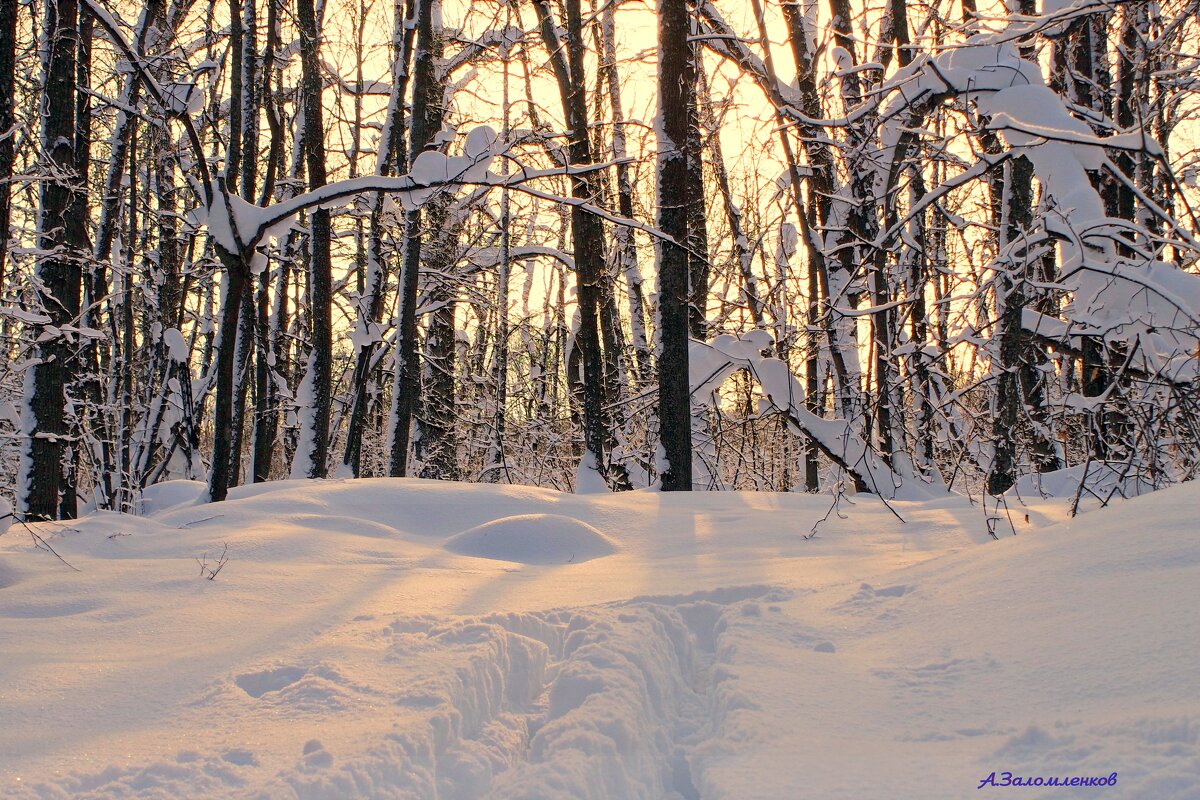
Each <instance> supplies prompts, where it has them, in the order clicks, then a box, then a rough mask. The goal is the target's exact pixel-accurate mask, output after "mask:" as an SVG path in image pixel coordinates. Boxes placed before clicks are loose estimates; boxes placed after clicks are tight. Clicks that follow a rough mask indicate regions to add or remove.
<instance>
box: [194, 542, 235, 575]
mask: <svg viewBox="0 0 1200 800" xmlns="http://www.w3.org/2000/svg"><path fill="white" fill-rule="evenodd" d="M221 544H222V546H223V549H222V550H221V555H220V556H219V557H218V558H217V565H216V566H215V567H210V566H209V565H208V553H205V554H204V556H203V558H197V559H196V563H197V564H199V565H200V577H201V578H204V579H205V580H210V581H214V580H216V579H217V575H219V574H220V573H221V570H223V569H225V565H226V564H228V563H229V555H228V553H229V543H228V542H222V543H221Z"/></svg>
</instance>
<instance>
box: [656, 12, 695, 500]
mask: <svg viewBox="0 0 1200 800" xmlns="http://www.w3.org/2000/svg"><path fill="white" fill-rule="evenodd" d="M690 27H691V26H690V19H689V15H688V8H687V3H686V0H659V4H658V54H659V58H658V95H659V100H658V103H659V125H658V129H659V141H658V228H659V230H661V231H662V232H663V233H665V234H667V235H668V236H670V237H671V239H672V240H673V241H670V242H668V241H659V242H658V244H657V247H658V284H659V292H658V329H659V336H660V338H661V341H662V349H661V351H660V353H659V357H658V420H659V439H660V441H661V442H662V449H663V453H664V455H665V456H666V468H665V470H664V471H663V473H662V475H661V480H662V488H663V490H664V491H691V489H692V403H691V386H690V385H689V378H688V329H689V322H690V321H691V317H692V314H693V312H692V308H693V307H694V306H693V299H694V295H693V294H692V293H691V292H690V291H689V285H688V284H689V278H690V277H691V276H692V274H693V273H692V269H691V268H692V266H693V261H692V258H691V257H690V256H689V253H688V250H687V247H686V246H687V244H688V243H689V242H691V241H692V240H691V238H690V234H691V231H690V227H691V226H690V225H689V220H690V217H691V213H690V212H691V209H692V208H693V207H694V198H692V197H691V196H690V192H691V191H694V189H695V186H696V182H695V177H694V174H693V171H694V170H695V169H696V167H697V166H698V164H696V162H695V161H692V160H691V159H689V153H688V150H689V147H688V142H689V137H690V136H691V135H692V127H693V125H692V123H693V121H694V116H693V114H692V110H693V109H694V108H695V105H696V102H695V86H696V64H695V60H694V59H693V54H692V49H691V47H690V45H689V43H688V34H689V32H690Z"/></svg>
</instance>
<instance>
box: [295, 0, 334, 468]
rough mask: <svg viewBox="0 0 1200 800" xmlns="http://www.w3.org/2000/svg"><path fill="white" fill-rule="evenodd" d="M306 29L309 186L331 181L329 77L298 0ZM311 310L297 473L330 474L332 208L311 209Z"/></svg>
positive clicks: (303, 61)
mask: <svg viewBox="0 0 1200 800" xmlns="http://www.w3.org/2000/svg"><path fill="white" fill-rule="evenodd" d="M296 19H297V26H298V29H299V34H300V45H301V46H300V67H301V73H302V74H301V81H300V82H301V94H302V96H303V103H302V105H303V115H304V155H305V166H306V168H307V171H308V186H309V188H310V189H319V188H320V187H322V186H324V185H325V126H324V122H323V118H322V111H321V102H322V100H321V96H322V87H323V81H322V77H321V60H320V46H321V42H320V35H321V34H320V30H319V29H318V25H317V16H316V11H315V9H314V7H313V0H296ZM309 223H310V225H311V232H310V234H309V240H308V241H309V248H310V260H309V315H310V319H311V326H312V332H311V333H312V351H311V353H310V355H309V364H308V369H309V377H308V380H309V381H310V386H311V387H312V390H311V396H310V397H309V398H306V399H307V401H308V402H311V403H312V407H311V409H310V411H309V414H308V418H307V425H308V428H307V429H306V430H305V432H304V434H303V437H302V441H304V442H305V444H306V445H307V447H306V449H304V450H301V451H298V452H297V453H296V459H297V462H298V463H297V466H295V467H293V474H303V475H304V476H305V477H308V478H324V477H325V475H326V472H327V470H328V463H329V416H330V403H331V402H332V384H333V265H332V262H331V258H330V237H331V224H330V215H329V210H328V209H326V208H321V207H319V206H318V207H317V208H314V209H313V210H312V211H311V212H310V214H309Z"/></svg>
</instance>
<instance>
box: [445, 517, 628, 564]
mask: <svg viewBox="0 0 1200 800" xmlns="http://www.w3.org/2000/svg"><path fill="white" fill-rule="evenodd" d="M446 549H447V550H449V551H450V552H452V553H458V554H459V555H464V556H475V557H476V558H492V559H496V560H498V561H515V562H517V563H520V564H578V563H580V562H582V561H591V560H592V559H594V558H602V557H604V556H607V555H611V554H613V553H615V552H616V551H617V546H616V544H614V543H613V541H612V540H611V539H609V538H608V537H607V536H605V535H604V534H603V533H601V532H600V531H598V530H596V529H595V528H593V527H592V526H591V525H588V524H587V523H586V522H580V521H579V520H577V519H574V518H573V517H564V516H562V515H561V514H519V515H517V516H515V517H503V518H501V519H497V520H492V521H491V522H485V523H484V524H482V525H478V526H476V527H474V528H471V529H469V530H465V531H463V532H462V533H460V534H458V535H457V536H454V537H452V538H451V539H450V540H449V541H448V542H446Z"/></svg>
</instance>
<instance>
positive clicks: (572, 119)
mask: <svg viewBox="0 0 1200 800" xmlns="http://www.w3.org/2000/svg"><path fill="white" fill-rule="evenodd" d="M535 8H536V9H537V13H538V22H539V27H540V28H541V32H542V39H543V41H544V43H545V45H546V49H547V50H548V51H549V52H550V61H551V65H552V66H553V68H554V73H555V77H556V79H557V80H558V89H559V94H560V96H561V99H562V104H563V112H564V115H565V116H566V121H567V128H568V131H567V136H568V145H567V156H568V159H569V160H570V164H571V166H587V165H590V164H592V163H594V158H593V154H592V145H591V139H590V138H589V133H588V130H589V125H588V110H587V80H586V67H585V41H584V36H583V14H582V9H581V6H580V0H566V3H565V8H566V34H567V38H566V41H565V42H563V41H562V40H560V39H559V35H558V29H557V27H556V25H555V21H554V18H553V16H552V14H551V13H550V6H549V3H548V2H547V0H535ZM681 141H682V140H681ZM598 188H599V187H598V186H597V185H596V183H595V180H594V178H593V177H592V176H590V175H587V174H580V175H572V176H571V196H572V197H573V198H575V199H576V200H580V201H583V202H586V203H592V202H595V200H596V197H597V194H598ZM571 239H572V247H573V249H574V256H575V276H576V282H577V283H576V300H577V302H578V304H579V331H578V333H577V334H576V336H575V347H576V349H577V350H578V357H579V359H580V361H581V362H582V366H583V383H582V386H581V389H580V391H581V392H582V395H583V397H582V407H583V438H584V447H585V448H586V450H587V453H588V458H589V459H590V461H591V465H592V466H593V467H594V468H595V469H596V470H597V472H599V474H600V475H601V476H602V477H604V478H605V480H607V481H608V482H609V484H610V485H611V486H614V487H615V488H629V478H628V475H627V474H625V471H624V470H623V469H621V468H619V467H613V465H610V464H609V461H608V452H609V450H610V448H611V445H612V431H611V430H610V429H609V427H608V425H607V420H608V415H607V414H606V413H605V409H604V404H605V401H606V399H607V398H609V397H610V396H611V391H610V390H609V388H608V375H609V373H610V371H609V370H607V369H606V368H605V364H604V353H603V351H602V349H601V342H600V313H601V301H602V299H603V294H602V287H601V282H602V281H605V280H608V275H607V270H606V269H605V264H604V226H603V224H602V223H601V221H600V219H599V218H598V217H596V216H595V215H593V214H591V213H589V212H587V211H586V210H584V209H583V208H582V207H580V206H579V205H573V206H571Z"/></svg>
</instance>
